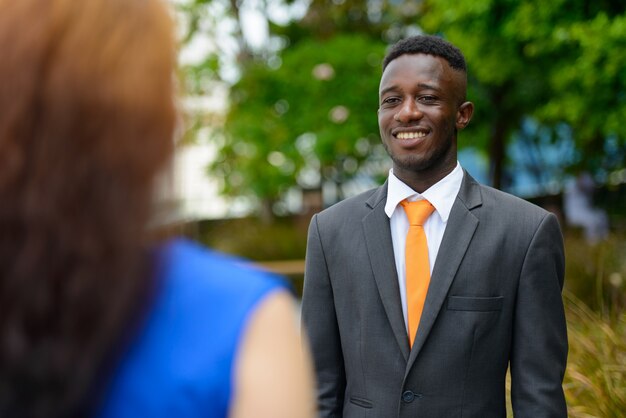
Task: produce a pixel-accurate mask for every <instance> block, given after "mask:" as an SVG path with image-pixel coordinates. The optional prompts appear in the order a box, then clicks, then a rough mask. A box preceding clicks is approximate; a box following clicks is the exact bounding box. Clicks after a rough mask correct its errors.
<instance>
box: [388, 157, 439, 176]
mask: <svg viewBox="0 0 626 418" xmlns="http://www.w3.org/2000/svg"><path fill="white" fill-rule="evenodd" d="M391 161H393V166H394V167H396V168H398V169H400V170H404V171H413V172H419V171H424V170H427V169H428V168H430V167H431V165H432V164H431V162H430V161H429V160H427V159H425V158H420V157H416V156H415V155H406V156H401V157H398V156H395V155H391Z"/></svg>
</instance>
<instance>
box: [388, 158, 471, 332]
mask: <svg viewBox="0 0 626 418" xmlns="http://www.w3.org/2000/svg"><path fill="white" fill-rule="evenodd" d="M462 181H463V170H462V169H461V165H460V164H459V162H458V161H457V163H456V167H455V168H454V170H452V172H451V173H450V174H448V175H447V176H445V177H444V178H443V179H441V180H439V181H438V182H437V183H435V184H433V185H432V186H431V187H429V188H428V190H425V191H424V193H421V194H420V193H417V192H416V191H415V190H413V189H411V188H410V187H409V186H407V185H406V184H405V183H403V182H402V181H401V180H400V179H398V178H397V177H396V176H395V175H394V174H393V169H391V170H389V180H388V190H387V202H386V204H385V213H386V214H387V216H389V226H390V227H391V240H392V242H393V254H394V258H395V261H396V270H397V271H398V284H399V286H400V299H401V301H402V314H403V315H404V325H405V327H407V329H408V325H407V324H408V321H407V308H406V269H405V261H404V260H405V258H404V253H405V244H406V234H407V232H408V231H409V221H408V219H407V217H406V213H405V212H404V208H403V207H402V206H401V205H400V202H402V201H403V200H404V199H407V200H408V201H410V202H412V201H415V200H421V199H426V200H428V201H429V202H430V203H431V204H432V205H433V206H434V207H435V210H434V212H433V213H432V214H431V215H430V217H429V218H428V219H427V220H426V222H425V223H424V232H425V234H426V240H427V242H428V260H429V262H430V273H431V274H432V272H433V267H434V266H435V260H437V253H438V252H439V246H440V245H441V239H442V238H443V233H444V231H445V230H446V225H447V224H448V217H449V216H450V211H451V210H452V205H453V204H454V201H455V200H456V196H457V194H458V193H459V190H460V189H461V182H462Z"/></svg>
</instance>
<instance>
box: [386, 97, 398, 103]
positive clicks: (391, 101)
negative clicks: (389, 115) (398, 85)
mask: <svg viewBox="0 0 626 418" xmlns="http://www.w3.org/2000/svg"><path fill="white" fill-rule="evenodd" d="M399 101H400V99H398V98H397V97H387V98H386V99H384V100H383V104H394V103H398V102H399Z"/></svg>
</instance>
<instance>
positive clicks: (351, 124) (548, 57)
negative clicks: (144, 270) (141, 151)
mask: <svg viewBox="0 0 626 418" xmlns="http://www.w3.org/2000/svg"><path fill="white" fill-rule="evenodd" d="M170 1H171V3H172V6H173V10H174V13H175V14H176V17H177V19H178V23H179V28H180V30H179V35H180V44H181V49H180V56H179V61H180V70H181V71H180V72H181V77H180V90H181V92H182V94H183V99H182V101H181V109H182V111H183V112H182V114H183V116H182V121H181V122H182V123H181V130H180V139H179V144H178V152H177V155H176V159H175V161H174V162H173V163H172V167H171V170H170V173H169V174H168V175H166V176H165V178H164V180H163V185H162V189H163V190H164V192H163V199H162V200H163V202H164V203H163V204H162V206H163V208H164V209H163V210H162V211H161V212H160V215H159V217H158V219H157V220H156V221H155V222H157V223H158V224H159V225H161V226H164V227H165V228H167V229H173V230H175V231H176V232H179V233H183V234H185V235H187V236H189V237H191V238H193V239H195V240H198V241H201V242H203V243H205V244H207V245H209V246H211V247H213V248H217V249H220V250H223V251H226V252H229V253H233V254H236V255H239V256H243V257H246V258H249V259H251V260H253V261H255V262H257V263H259V264H261V265H264V266H265V267H267V268H271V269H274V270H277V271H279V272H282V273H284V274H286V275H288V277H289V278H290V279H291V280H292V282H293V285H294V288H295V289H296V291H297V292H298V291H299V290H300V289H301V285H302V274H303V259H304V253H305V246H306V230H307V227H308V222H309V219H310V217H311V215H312V214H313V213H315V212H317V211H319V210H321V209H323V208H324V207H328V206H329V205H332V204H333V203H336V202H337V201H339V200H341V199H343V198H345V197H348V196H351V195H354V194H356V193H359V192H361V191H364V190H367V189H369V188H371V187H375V186H376V185H378V184H380V183H381V182H382V181H384V179H385V177H386V175H387V171H388V169H389V167H390V162H389V160H388V158H387V156H386V153H385V151H384V149H383V148H382V145H381V143H380V138H379V134H378V127H377V118H376V109H377V106H378V99H377V96H378V94H377V92H378V82H379V79H380V75H381V60H382V57H383V56H384V54H385V50H386V48H387V46H388V45H390V44H391V43H394V42H395V41H397V40H399V39H401V38H403V37H406V36H409V35H414V34H420V33H429V34H437V35H440V36H442V37H444V38H446V39H448V40H449V41H451V42H452V43H454V44H455V45H457V46H458V47H459V48H460V49H461V50H462V51H463V52H464V54H465V56H466V59H467V62H468V74H469V94H468V95H469V100H471V101H473V102H474V103H475V105H476V113H475V115H474V118H473V120H472V122H471V124H470V126H469V127H468V129H466V130H465V131H463V132H462V133H461V134H460V136H459V146H460V152H459V159H460V161H461V164H462V165H463V166H464V167H465V168H466V169H468V171H469V172H470V173H471V174H472V175H473V176H474V177H476V178H477V179H478V180H479V181H481V182H483V183H486V184H490V185H492V186H494V187H497V188H499V189H502V190H505V191H507V192H510V193H513V194H516V195H518V196H520V197H522V198H525V199H528V200H530V201H532V202H534V203H537V204H539V205H541V206H543V207H545V208H547V209H548V210H551V211H553V212H554V213H556V214H557V215H558V216H559V219H560V221H561V225H562V228H563V231H564V238H565V246H566V257H567V267H566V285H565V290H564V298H565V302H566V309H567V318H568V327H569V338H570V357H569V364H568V370H567V374H566V377H565V390H566V396H567V400H568V404H569V409H570V416H572V417H623V416H624V414H626V412H625V411H626V240H625V238H626V211H625V208H626V164H625V156H626V2H625V1H624V0H552V1H545V0H421V1H403V0H393V1H392V0H389V1H382V0H361V1H351V0H334V1H319V0H303V1H300V0H170Z"/></svg>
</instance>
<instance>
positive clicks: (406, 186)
mask: <svg viewBox="0 0 626 418" xmlns="http://www.w3.org/2000/svg"><path fill="white" fill-rule="evenodd" d="M466 84H467V71H466V65H465V59H464V57H463V54H462V53H461V52H460V51H459V50H458V49H457V48H456V47H454V46H453V45H451V44H450V43H448V42H446V41H444V40H442V39H441V38H438V37H434V36H416V37H412V38H408V39H405V40H403V41H400V42H398V43H397V44H395V45H394V46H393V47H392V48H391V49H390V51H389V52H388V54H387V56H386V57H385V59H384V62H383V74H382V77H381V81H380V88H379V109H378V124H379V127H380V135H381V139H382V142H383V145H384V146H385V149H386V150H387V152H388V153H389V156H390V157H391V160H392V162H393V168H392V169H391V170H390V172H389V177H388V179H387V181H386V182H385V184H383V185H382V186H381V187H379V188H376V189H374V190H371V191H369V192H366V193H364V194H362V195H359V196H356V197H354V198H351V199H347V200H345V201H343V202H340V203H338V204H336V205H334V206H332V207H330V208H328V209H326V210H324V211H323V212H321V213H319V214H317V215H315V216H314V217H313V219H312V220H311V225H310V227H309V237H308V245H307V256H306V272H305V281H304V296H303V305H302V318H303V325H304V327H305V328H306V330H307V331H308V334H309V338H310V343H311V346H312V349H313V355H314V359H315V366H316V371H317V378H318V389H319V391H318V402H319V409H320V414H321V416H322V417H368V418H393V417H427V418H437V417H444V418H450V417H463V418H471V417H476V418H489V417H503V416H506V406H505V376H506V372H507V368H509V367H510V370H511V399H512V403H513V410H514V413H515V417H516V418H518V417H533V418H539V417H559V418H561V417H563V418H564V417H566V416H567V410H566V405H565V399H564V396H563V390H562V380H563V375H564V372H565V365H566V360H567V334H566V325H565V316H564V312H563V304H562V299H561V289H562V286H563V273H564V259H563V244H562V236H561V231H560V228H559V225H558V222H557V220H556V217H555V216H554V215H552V214H550V213H548V212H546V211H544V210H543V209H541V208H539V207H537V206H534V205H532V204H530V203H528V202H525V201H523V200H521V199H518V198H516V197H513V196H511V195H508V194H505V193H503V192H500V191H498V190H495V189H492V188H489V187H486V186H483V185H480V184H478V183H477V182H476V181H475V180H474V179H473V178H472V177H471V176H470V175H469V174H467V172H465V171H464V170H463V168H462V167H461V166H460V164H459V163H458V161H457V133H458V132H459V131H460V130H462V129H463V128H465V127H466V126H467V124H468V123H469V122H470V120H471V118H472V113H473V110H474V105H473V104H472V103H471V102H469V101H467V100H466Z"/></svg>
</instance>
